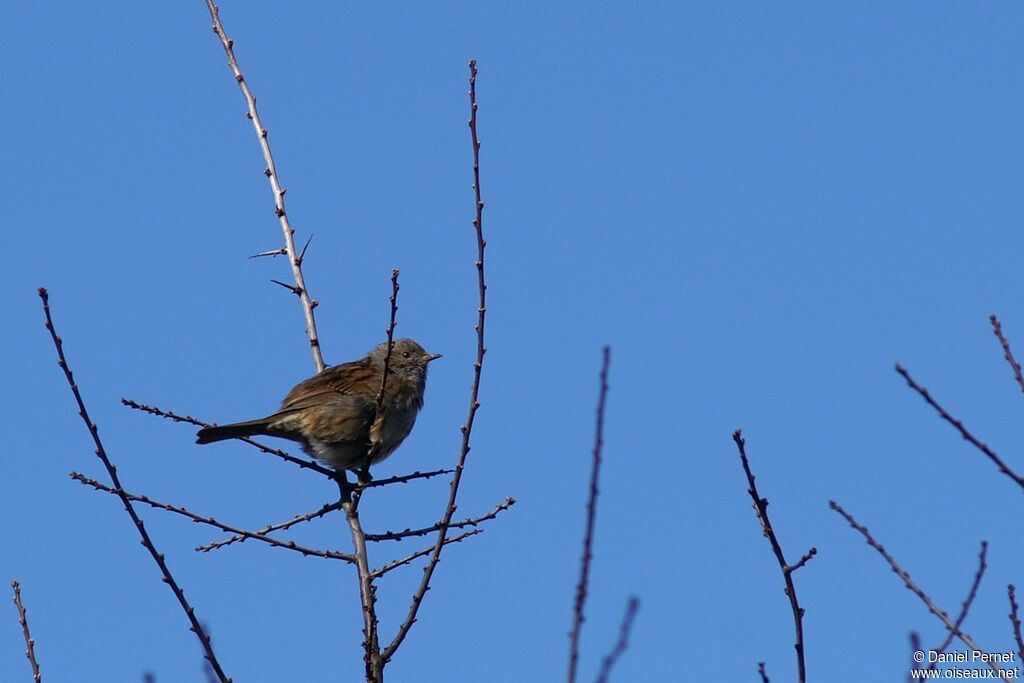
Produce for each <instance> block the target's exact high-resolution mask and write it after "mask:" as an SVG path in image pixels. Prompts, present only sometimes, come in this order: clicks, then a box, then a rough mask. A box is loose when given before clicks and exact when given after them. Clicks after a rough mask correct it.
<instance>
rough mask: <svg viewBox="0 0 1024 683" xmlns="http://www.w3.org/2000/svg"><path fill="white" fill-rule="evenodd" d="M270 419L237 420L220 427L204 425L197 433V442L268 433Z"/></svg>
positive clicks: (210, 441)
mask: <svg viewBox="0 0 1024 683" xmlns="http://www.w3.org/2000/svg"><path fill="white" fill-rule="evenodd" d="M268 426H269V420H268V419H267V418H263V419H261V420H249V421H248V422H235V423H233V424H227V425H220V426H219V427H203V428H202V429H200V430H199V433H198V434H196V443H200V444H201V443H213V442H214V441H223V440H224V439H238V438H241V437H244V436H255V435H257V434H267V433H268V432H267V427H268Z"/></svg>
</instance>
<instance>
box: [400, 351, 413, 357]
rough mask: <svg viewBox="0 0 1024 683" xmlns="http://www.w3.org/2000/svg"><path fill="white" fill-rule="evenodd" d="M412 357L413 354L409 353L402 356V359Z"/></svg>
mask: <svg viewBox="0 0 1024 683" xmlns="http://www.w3.org/2000/svg"><path fill="white" fill-rule="evenodd" d="M410 356H412V354H411V353H409V352H408V351H406V352H405V353H403V354H402V358H409V357H410Z"/></svg>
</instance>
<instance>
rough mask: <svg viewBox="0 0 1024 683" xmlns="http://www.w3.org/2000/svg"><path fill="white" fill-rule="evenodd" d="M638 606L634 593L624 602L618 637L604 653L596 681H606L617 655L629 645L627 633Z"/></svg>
mask: <svg viewBox="0 0 1024 683" xmlns="http://www.w3.org/2000/svg"><path fill="white" fill-rule="evenodd" d="M639 607H640V600H638V599H637V597H636V596H635V595H632V596H630V598H629V602H627V603H626V613H625V614H623V615H622V623H620V624H619V639H618V641H616V643H615V647H614V648H612V651H611V652H609V653H608V654H607V655H605V658H604V660H602V662H601V672H600V673H599V674H598V675H597V683H608V678H609V676H611V673H612V668H613V667H614V666H615V663H616V662H617V661H619V657H621V656H622V653H623V652H625V651H626V648H627V647H629V633H630V631H632V630H633V620H634V619H635V618H636V612H637V609H639Z"/></svg>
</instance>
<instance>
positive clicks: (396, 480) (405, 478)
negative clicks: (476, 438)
mask: <svg viewBox="0 0 1024 683" xmlns="http://www.w3.org/2000/svg"><path fill="white" fill-rule="evenodd" d="M454 471H455V470H444V469H442V470H431V471H429V472H419V471H416V472H413V473H412V474H402V475H399V476H397V477H388V478H387V479H374V480H373V481H361V482H358V483H356V484H353V485H352V488H353V489H355V490H357V491H360V490H363V489H372V488H377V487H378V486H389V485H391V484H406V483H408V482H410V481H414V480H416V479H430V478H431V477H437V476H440V475H442V474H451V473H452V472H454Z"/></svg>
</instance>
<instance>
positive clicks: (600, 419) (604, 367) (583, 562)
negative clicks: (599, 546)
mask: <svg viewBox="0 0 1024 683" xmlns="http://www.w3.org/2000/svg"><path fill="white" fill-rule="evenodd" d="M611 354H612V350H611V349H610V348H609V347H607V346H606V347H604V350H603V352H602V359H601V374H600V380H599V384H600V386H599V389H598V394H597V425H596V428H595V430H594V448H593V451H591V455H592V460H591V465H590V489H589V493H588V495H587V522H586V526H585V527H584V531H583V556H582V558H580V578H579V581H578V582H577V583H576V600H575V601H574V603H573V609H572V629H571V630H570V631H569V670H568V673H567V674H566V680H567V681H568V682H569V683H574V681H575V680H576V671H577V668H578V665H579V658H580V631H581V630H582V628H583V607H584V605H585V603H586V601H587V589H588V588H589V586H590V562H591V560H592V559H593V557H594V554H593V545H594V520H595V519H596V516H597V483H598V480H599V479H600V476H601V449H602V448H603V446H604V406H605V402H606V400H607V398H608V365H609V363H611Z"/></svg>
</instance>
